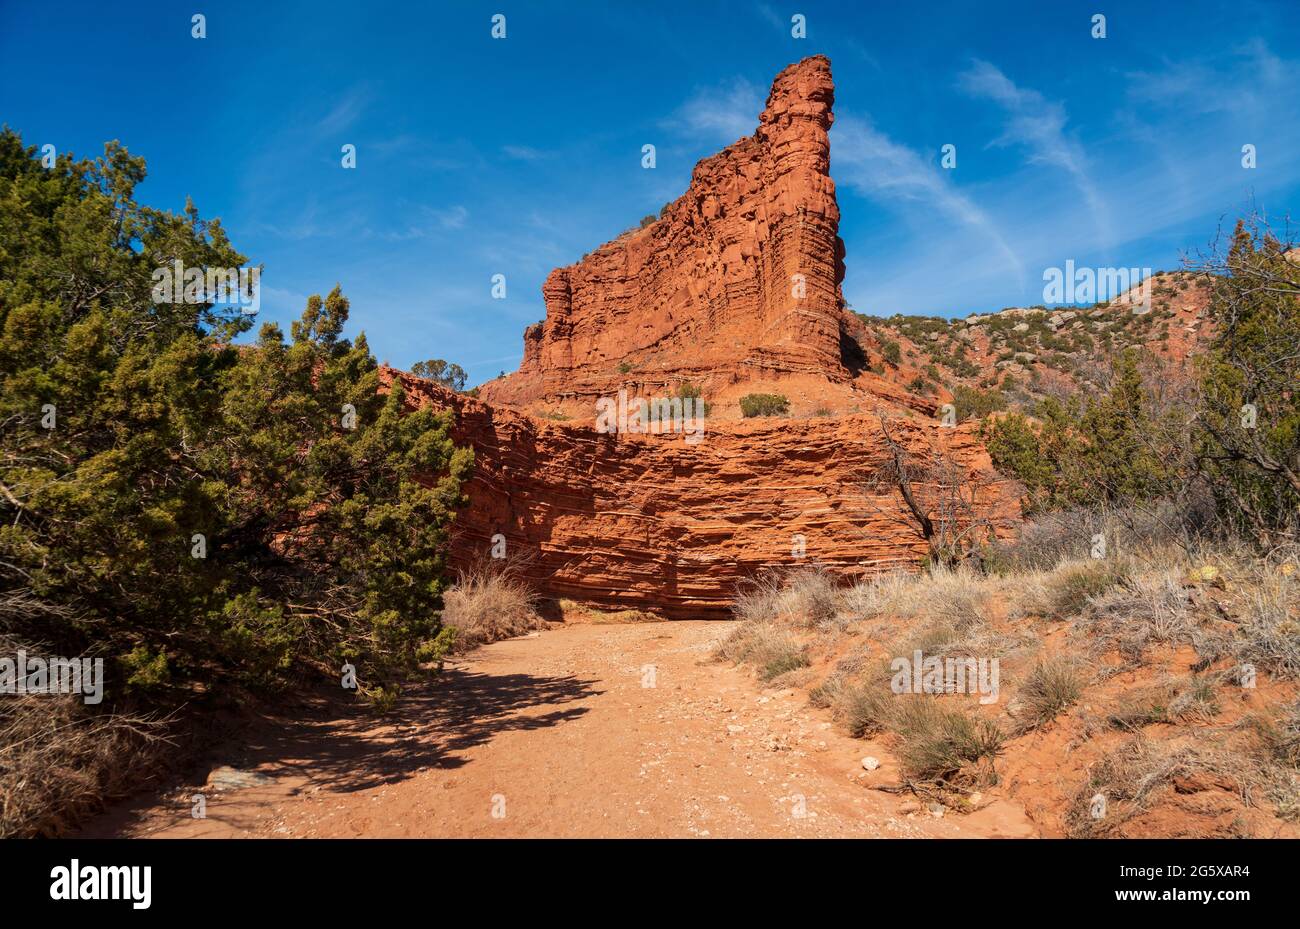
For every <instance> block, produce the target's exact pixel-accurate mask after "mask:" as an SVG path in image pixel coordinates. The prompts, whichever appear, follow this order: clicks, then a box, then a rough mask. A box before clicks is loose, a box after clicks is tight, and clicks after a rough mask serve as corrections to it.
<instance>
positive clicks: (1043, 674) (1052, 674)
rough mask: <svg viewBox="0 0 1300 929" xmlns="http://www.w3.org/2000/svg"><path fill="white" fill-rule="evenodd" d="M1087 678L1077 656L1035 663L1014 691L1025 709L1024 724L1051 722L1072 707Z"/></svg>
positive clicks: (1086, 671)
mask: <svg viewBox="0 0 1300 929" xmlns="http://www.w3.org/2000/svg"><path fill="white" fill-rule="evenodd" d="M1089 677H1090V675H1089V673H1088V669H1087V667H1086V666H1085V665H1084V664H1083V663H1082V662H1080V661H1079V660H1078V659H1076V658H1072V657H1069V656H1056V657H1053V658H1047V659H1044V660H1042V661H1039V662H1037V663H1036V664H1035V665H1034V666H1033V668H1031V669H1030V671H1029V674H1028V675H1026V677H1025V681H1024V683H1023V684H1022V685H1021V686H1020V690H1019V691H1018V694H1017V696H1018V698H1019V700H1020V702H1021V703H1022V704H1024V706H1025V709H1026V711H1027V712H1026V714H1025V727H1026V728H1033V727H1036V726H1041V725H1044V724H1046V723H1048V722H1051V721H1052V720H1053V719H1055V718H1056V717H1057V716H1059V715H1060V714H1061V713H1062V712H1063V711H1064V710H1066V709H1067V708H1069V707H1071V706H1073V705H1074V704H1075V703H1076V702H1077V701H1078V699H1079V697H1080V696H1081V695H1082V694H1083V689H1084V687H1086V686H1087V684H1088V681H1089Z"/></svg>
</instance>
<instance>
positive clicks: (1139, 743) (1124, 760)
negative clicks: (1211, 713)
mask: <svg viewBox="0 0 1300 929" xmlns="http://www.w3.org/2000/svg"><path fill="white" fill-rule="evenodd" d="M1245 762H1246V759H1244V758H1243V757H1242V756H1239V755H1234V754H1229V753H1226V752H1211V751H1207V750H1205V749H1201V748H1198V747H1195V746H1183V747H1178V748H1173V747H1169V746H1166V745H1161V744H1158V743H1155V742H1152V741H1151V740H1149V739H1146V738H1144V737H1143V736H1141V735H1135V736H1134V737H1133V738H1131V739H1129V740H1128V741H1126V742H1124V743H1123V744H1122V745H1120V746H1119V747H1118V748H1116V749H1114V750H1113V751H1111V752H1110V753H1108V754H1107V755H1105V756H1103V757H1102V758H1101V760H1100V761H1098V762H1097V763H1096V764H1094V765H1093V766H1092V768H1091V769H1089V772H1088V778H1087V780H1085V781H1084V783H1083V785H1082V786H1081V787H1080V788H1079V790H1078V792H1077V793H1076V794H1075V795H1074V798H1073V799H1072V800H1071V801H1070V806H1069V809H1068V810H1067V812H1066V817H1065V824H1066V832H1067V834H1068V835H1070V836H1071V837H1072V838H1103V837H1106V836H1109V835H1114V834H1116V833H1117V832H1118V831H1119V830H1120V827H1121V826H1123V824H1124V823H1125V822H1127V821H1128V820H1130V819H1132V818H1133V817H1134V816H1137V815H1139V814H1140V813H1143V812H1145V811H1146V810H1147V809H1149V808H1150V807H1151V805H1152V804H1153V803H1154V802H1155V801H1156V799H1157V797H1158V796H1159V795H1160V794H1161V793H1162V792H1164V791H1165V790H1167V789H1168V788H1169V786H1170V783H1171V782H1172V781H1173V780H1174V779H1175V778H1182V777H1191V776H1194V775H1198V774H1202V775H1209V776H1211V777H1213V778H1215V780H1216V781H1220V782H1222V783H1223V784H1224V785H1226V786H1230V787H1231V788H1232V789H1234V790H1235V791H1236V792H1237V793H1238V794H1240V796H1241V797H1242V799H1243V800H1244V801H1248V800H1249V791H1250V789H1251V787H1252V785H1253V783H1254V782H1255V780H1256V778H1255V777H1254V776H1253V771H1252V770H1251V768H1250V766H1249V765H1248V764H1246V763H1245ZM1098 794H1100V795H1101V796H1102V797H1104V798H1105V800H1106V811H1105V815H1104V816H1102V817H1100V818H1094V817H1093V816H1092V805H1093V798H1094V797H1096V796H1097V795H1098Z"/></svg>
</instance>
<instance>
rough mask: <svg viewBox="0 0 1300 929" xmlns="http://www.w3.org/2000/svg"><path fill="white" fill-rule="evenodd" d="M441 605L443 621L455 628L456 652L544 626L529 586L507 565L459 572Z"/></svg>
mask: <svg viewBox="0 0 1300 929" xmlns="http://www.w3.org/2000/svg"><path fill="white" fill-rule="evenodd" d="M443 604H444V609H443V614H442V618H443V623H444V624H446V625H447V626H450V627H451V628H453V629H455V630H456V638H455V642H454V645H453V649H454V650H455V651H457V652H467V651H470V650H472V649H475V648H478V647H479V646H480V645H485V644H487V643H488V642H495V641H497V640H498V639H509V638H512V637H514V636H518V635H523V634H525V633H527V632H531V631H532V630H534V629H542V628H545V626H546V621H545V620H544V619H542V617H541V616H539V615H538V613H537V610H536V595H535V594H534V593H533V591H532V588H530V587H529V586H528V584H527V582H526V581H524V579H523V578H522V577H520V576H519V575H518V574H517V573H516V572H515V571H513V570H511V569H510V568H509V567H507V568H501V569H493V568H491V567H486V566H483V567H479V568H475V569H472V570H470V571H468V572H465V573H462V574H461V575H460V577H459V578H458V579H457V581H456V585H455V586H454V587H452V588H451V590H449V591H447V593H446V594H444V595H443Z"/></svg>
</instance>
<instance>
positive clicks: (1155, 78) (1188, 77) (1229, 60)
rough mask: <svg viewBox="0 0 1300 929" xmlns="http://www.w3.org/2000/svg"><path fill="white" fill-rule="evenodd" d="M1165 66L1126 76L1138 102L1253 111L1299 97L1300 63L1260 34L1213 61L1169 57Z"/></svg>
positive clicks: (1191, 109) (1200, 109)
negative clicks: (1278, 52)
mask: <svg viewBox="0 0 1300 929" xmlns="http://www.w3.org/2000/svg"><path fill="white" fill-rule="evenodd" d="M1161 65H1162V66H1161V67H1160V68H1159V69H1155V70H1152V69H1146V70H1142V71H1133V72H1130V73H1129V74H1128V75H1127V78H1128V81H1129V95H1130V97H1131V98H1132V99H1133V100H1134V101H1136V102H1139V103H1149V104H1154V105H1156V106H1160V107H1168V108H1176V109H1177V110H1179V111H1181V112H1190V113H1199V114H1208V113H1239V112H1242V111H1250V112H1255V111H1258V110H1260V109H1261V108H1263V107H1265V106H1268V105H1271V104H1275V103H1276V102H1278V97H1279V95H1280V96H1281V97H1282V98H1291V99H1294V98H1296V96H1297V88H1298V87H1300V84H1298V83H1297V82H1298V81H1300V64H1298V63H1297V62H1295V61H1292V60H1288V59H1284V58H1281V57H1280V56H1278V55H1276V54H1275V53H1274V52H1273V51H1272V49H1271V48H1269V45H1268V43H1267V42H1265V41H1264V40H1263V39H1261V38H1258V37H1256V38H1254V39H1251V40H1250V41H1248V42H1245V43H1242V44H1240V45H1237V46H1234V47H1233V48H1231V49H1229V50H1228V51H1227V52H1225V53H1223V54H1222V55H1219V56H1217V58H1216V59H1213V60H1209V61H1169V60H1168V59H1166V60H1164V61H1163V62H1162V63H1161Z"/></svg>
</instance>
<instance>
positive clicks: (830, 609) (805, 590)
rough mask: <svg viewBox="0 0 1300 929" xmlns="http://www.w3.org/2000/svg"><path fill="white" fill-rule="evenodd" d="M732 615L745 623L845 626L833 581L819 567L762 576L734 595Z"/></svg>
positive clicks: (816, 626)
mask: <svg viewBox="0 0 1300 929" xmlns="http://www.w3.org/2000/svg"><path fill="white" fill-rule="evenodd" d="M732 612H733V613H735V615H736V618H737V619H740V620H742V621H745V622H757V623H770V622H778V621H780V622H788V623H790V624H792V625H799V626H810V627H813V628H818V629H828V628H833V627H842V626H843V625H844V621H842V620H841V619H840V593H839V590H838V588H837V586H836V584H835V579H834V578H833V577H832V576H831V575H830V574H829V573H827V572H826V571H823V570H821V569H818V568H807V569H802V570H797V571H789V572H784V573H779V572H770V573H767V574H764V575H762V576H761V577H759V578H758V579H756V580H755V581H754V582H753V583H751V584H750V586H749V588H748V589H747V590H744V591H742V592H741V593H740V594H739V595H737V597H736V600H735V603H734V604H733V605H732Z"/></svg>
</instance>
